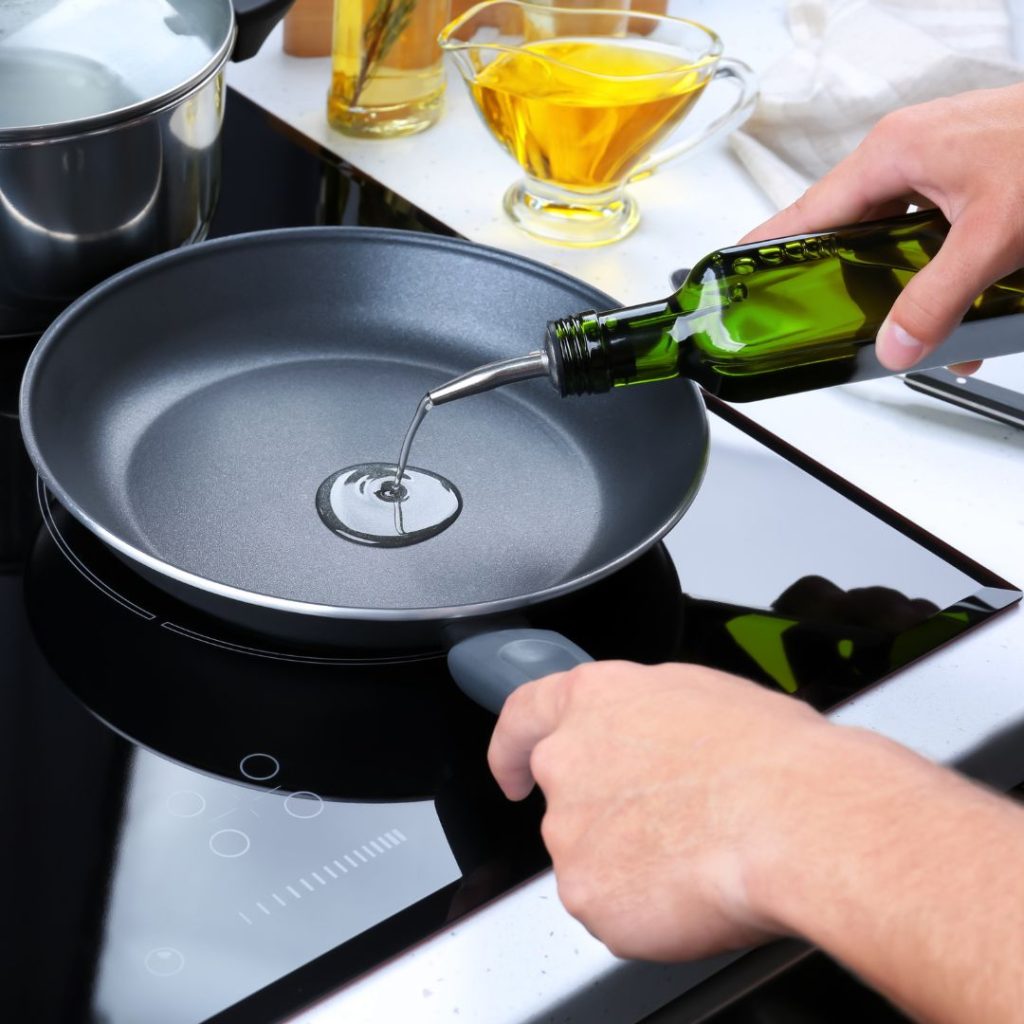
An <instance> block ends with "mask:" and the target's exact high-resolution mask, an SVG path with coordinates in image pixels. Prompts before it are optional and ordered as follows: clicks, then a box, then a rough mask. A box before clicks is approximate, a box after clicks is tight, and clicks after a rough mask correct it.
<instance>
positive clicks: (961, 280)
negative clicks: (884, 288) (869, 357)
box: [875, 208, 1024, 372]
mask: <svg viewBox="0 0 1024 1024" xmlns="http://www.w3.org/2000/svg"><path fill="white" fill-rule="evenodd" d="M1005 238H1006V231H1005V226H1004V225H1003V224H1000V223H998V222H994V220H993V217H992V214H990V213H977V212H972V210H971V209H970V208H968V209H967V210H966V211H965V212H964V214H963V215H962V216H960V217H959V218H958V219H957V220H956V221H954V223H953V225H952V226H951V227H950V229H949V234H948V235H947V236H946V240H945V241H944V242H943V243H942V247H941V248H940V249H939V251H938V252H937V253H936V254H935V256H934V257H933V258H932V259H931V261H930V262H929V263H927V264H926V265H925V266H924V267H922V268H921V270H919V271H918V272H917V273H916V274H915V275H914V276H913V277H912V278H911V279H910V281H908V282H907V285H906V287H904V289H903V290H902V291H901V292H900V294H899V296H898V297H897V299H896V301H895V302H894V303H893V306H892V309H891V310H890V311H889V315H888V316H887V317H886V318H885V321H884V322H883V324H882V326H881V328H880V329H879V332H878V340H877V344H876V347H875V354H876V355H877V356H878V360H879V362H880V363H881V364H882V365H883V366H885V367H887V368H888V369H890V370H894V371H897V372H898V371H902V370H906V369H909V368H910V367H911V366H913V365H914V364H915V363H917V362H919V361H920V360H921V359H922V358H923V357H924V356H925V355H926V354H927V353H929V352H931V351H932V349H934V348H935V347H936V346H937V345H939V344H940V343H941V342H943V341H944V340H945V339H946V337H948V335H949V334H950V333H951V332H952V330H953V329H954V328H955V327H956V326H957V325H958V324H959V323H960V321H961V320H962V319H963V316H964V314H965V313H966V312H967V310H968V308H969V307H970V305H971V303H972V302H973V301H974V300H975V299H976V298H977V297H978V296H979V295H980V294H981V293H982V292H983V291H984V290H985V289H986V288H988V286H989V285H991V284H993V283H994V282H995V281H998V280H999V278H1001V277H1005V276H1006V275H1007V274H1010V273H1012V272H1013V271H1014V270H1016V269H1017V268H1018V267H1020V266H1021V264H1022V263H1024V258H1022V257H1024V253H1021V252H1020V251H1018V250H1017V248H1016V247H1015V246H1013V245H1010V244H1007V243H1006V242H1005V241H1004V242H1003V244H1000V239H1005Z"/></svg>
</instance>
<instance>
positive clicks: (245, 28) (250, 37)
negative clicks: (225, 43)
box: [231, 0, 294, 61]
mask: <svg viewBox="0 0 1024 1024" xmlns="http://www.w3.org/2000/svg"><path fill="white" fill-rule="evenodd" d="M293 2H294V0H231V3H232V5H233V6H234V8H235V24H236V25H237V26H238V35H237V36H235V48H234V49H233V50H232V51H231V59H232V60H236V61H237V60H248V59H249V58H250V57H255V56H256V54H257V53H259V49H260V47H261V46H262V45H263V43H264V42H265V41H266V38H267V36H269V35H270V33H271V32H272V31H273V29H274V26H275V25H276V24H277V23H278V22H279V21H280V20H281V19H282V18H283V17H284V16H285V14H286V13H287V12H288V8H289V7H291V5H292V3H293Z"/></svg>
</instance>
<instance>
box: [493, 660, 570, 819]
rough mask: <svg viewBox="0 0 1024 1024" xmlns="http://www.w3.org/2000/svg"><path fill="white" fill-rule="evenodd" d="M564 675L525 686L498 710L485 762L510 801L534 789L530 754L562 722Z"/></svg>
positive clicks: (557, 675) (518, 798)
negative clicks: (499, 711) (498, 713)
mask: <svg viewBox="0 0 1024 1024" xmlns="http://www.w3.org/2000/svg"><path fill="white" fill-rule="evenodd" d="M565 675H566V673H564V672H559V673H556V674H555V675H551V676H547V677H546V678H544V679H538V680H537V681H536V682H532V683H525V684H524V685H523V686H520V687H519V689H518V690H516V691H515V692H514V693H513V694H512V696H511V697H509V698H508V700H506V701H505V706H504V707H503V708H502V709H501V714H500V715H499V716H498V723H497V725H495V727H494V733H493V734H492V736H491V745H490V747H489V748H488V750H487V763H488V765H489V766H490V769H491V774H492V775H493V776H494V778H495V780H496V781H497V783H498V785H499V786H500V787H501V791H502V792H503V793H504V794H505V796H507V797H508V798H509V800H522V799H524V798H525V797H527V796H529V795H530V790H531V789H533V784H534V778H533V773H532V772H531V771H530V755H531V754H532V753H533V748H534V747H536V746H537V744H538V743H540V741H541V740H542V739H544V738H545V737H546V736H550V735H551V733H552V732H554V731H555V729H556V728H557V727H558V723H559V722H560V721H561V718H562V710H563V707H564V703H565V702H564V698H563V693H564V687H563V680H564V679H565Z"/></svg>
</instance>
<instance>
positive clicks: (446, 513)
mask: <svg viewBox="0 0 1024 1024" xmlns="http://www.w3.org/2000/svg"><path fill="white" fill-rule="evenodd" d="M431 408H432V404H431V401H430V398H429V396H427V395H424V396H423V398H422V400H421V401H420V404H419V405H418V406H417V408H416V413H415V415H414V416H413V418H412V422H411V423H410V424H409V429H408V430H407V431H406V433H405V439H404V440H403V442H402V451H401V454H400V455H399V457H398V462H397V464H393V463H383V462H364V463H360V464H359V465H356V466H347V467H346V468H345V469H339V470H338V471H337V472H336V473H332V474H331V475H330V476H329V477H328V478H327V479H326V480H325V481H324V482H323V483H322V484H321V485H320V487H319V489H318V490H317V492H316V510H317V513H318V514H319V516H320V518H321V520H322V521H323V523H324V525H326V526H327V528H328V529H329V530H331V531H332V532H334V533H336V534H337V535H338V536H339V537H344V538H345V539H346V540H350V541H354V542H355V543H357V544H368V545H371V546H373V547H385V548H395V547H404V546H405V545H407V544H417V543H419V542H420V541H424V540H428V539H429V538H430V537H436V536H437V535H438V534H439V533H441V532H442V531H443V530H446V529H447V528H448V527H449V526H451V524H452V523H454V522H455V520H456V519H458V517H459V513H460V512H461V511H462V495H461V494H459V490H458V488H457V487H456V486H455V485H454V484H453V483H452V482H451V481H450V480H446V479H445V478H444V477H443V476H440V475H439V474H438V473H432V472H430V470H428V469H418V468H417V467H415V466H410V465H409V464H408V463H409V452H410V451H411V449H412V442H413V438H415V436H416V432H417V430H419V427H420V424H421V423H422V422H423V418H424V417H425V416H426V415H427V413H428V412H430V410H431Z"/></svg>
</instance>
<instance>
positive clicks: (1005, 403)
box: [903, 369, 1024, 428]
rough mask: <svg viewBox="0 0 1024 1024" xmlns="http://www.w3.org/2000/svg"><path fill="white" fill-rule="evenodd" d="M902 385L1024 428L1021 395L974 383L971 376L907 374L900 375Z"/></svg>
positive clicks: (946, 372) (932, 372)
mask: <svg viewBox="0 0 1024 1024" xmlns="http://www.w3.org/2000/svg"><path fill="white" fill-rule="evenodd" d="M903 382H904V384H906V385H907V387H909V388H913V389H914V390H915V391H920V392H921V393H922V394H925V395H931V396H932V397H933V398H940V399H942V401H944V402H951V403H952V404H953V405H958V406H960V408H962V409H970V410H971V412H976V413H980V414H981V415H982V416H988V417H989V418H991V419H994V420H999V422H1000V423H1009V424H1010V425H1011V426H1014V427H1022V428H1024V395H1022V394H1021V393H1020V392H1019V391H1012V390H1011V389H1010V388H1003V387H1000V386H999V385H998V384H989V383H988V382H987V381H984V380H975V378H974V377H961V376H960V375H959V374H956V373H953V372H952V371H950V370H943V369H940V370H921V371H920V372H916V373H908V374H905V375H904V377H903Z"/></svg>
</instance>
